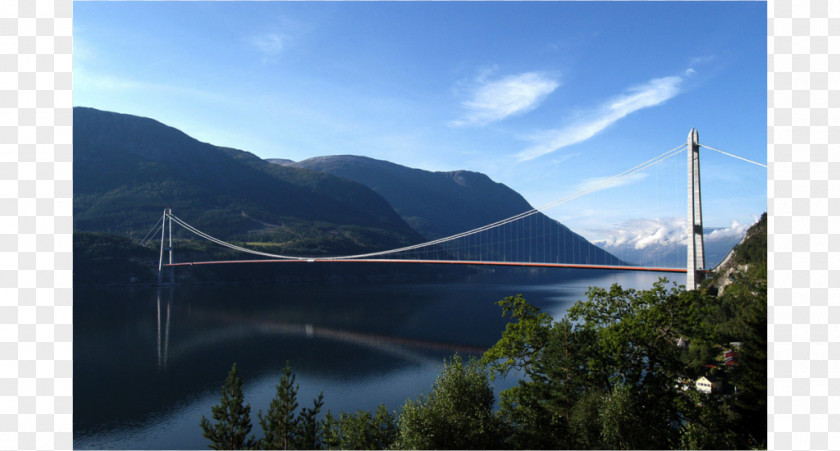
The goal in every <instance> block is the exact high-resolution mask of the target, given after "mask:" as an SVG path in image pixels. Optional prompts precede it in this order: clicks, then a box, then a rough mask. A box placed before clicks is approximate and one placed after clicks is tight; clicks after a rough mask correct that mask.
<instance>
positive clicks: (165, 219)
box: [143, 129, 767, 289]
mask: <svg viewBox="0 0 840 451" xmlns="http://www.w3.org/2000/svg"><path fill="white" fill-rule="evenodd" d="M700 147H703V148H705V149H709V150H712V151H715V152H719V153H721V154H724V155H727V156H730V157H733V158H737V159H740V160H743V161H746V162H749V163H752V164H756V165H759V166H763V167H765V168H766V167H767V166H766V165H764V164H762V163H758V162H755V161H751V160H748V159H746V158H742V157H739V156H737V155H734V154H731V153H728V152H724V151H722V150H719V149H714V148H711V147H708V146H701V144H700V141H699V134H698V132H697V130H696V129H692V130H691V131H690V132H689V135H688V139H687V142H686V143H685V144H681V145H680V146H677V147H675V148H673V149H670V150H668V151H667V152H665V153H663V154H661V155H658V156H656V157H654V158H652V159H650V160H648V161H646V162H644V163H641V164H639V165H637V166H635V167H633V168H630V169H628V170H626V171H624V172H622V173H620V174H617V175H615V176H613V177H610V178H607V179H604V180H601V181H600V182H598V183H595V184H592V185H590V186H588V187H586V188H584V189H581V190H579V191H577V192H575V193H572V194H570V195H567V196H565V197H563V198H560V199H557V200H555V201H553V202H549V203H547V204H545V205H543V206H540V207H538V208H534V209H531V210H528V211H525V212H522V213H520V214H517V215H514V216H511V217H509V218H505V219H501V220H499V221H496V222H493V223H491V224H486V225H483V226H481V227H477V228H474V229H471V230H467V231H464V232H461V233H457V234H454V235H451V236H447V237H443V238H439V239H434V240H430V241H427V242H424V243H419V244H412V245H409V246H403V247H399V248H395V249H389V250H382V251H376V252H368V253H360V254H352V255H336V256H298V255H282V254H274V253H270V252H264V251H259V250H255V249H249V248H246V247H242V246H239V245H236V244H232V243H229V242H227V241H223V240H221V239H219V238H216V237H213V236H211V235H209V234H207V233H205V232H203V231H201V230H199V229H197V228H195V227H193V226H192V225H190V224H189V223H187V222H186V221H184V220H183V219H181V218H179V217H177V216H176V215H174V214H173V213H172V210H171V209H169V208H167V209H165V210H164V212H163V215H162V216H161V218H160V219H159V220H158V222H157V224H156V225H155V226H154V227H153V228H152V230H150V233H148V234H147V239H148V238H149V237H154V236H155V234H156V233H157V229H158V228H160V261H159V264H158V282H159V283H162V281H163V274H164V270H165V269H169V280H170V283H173V282H174V280H175V279H174V269H175V268H176V267H183V266H201V265H220V264H243V263H251V264H253V263H301V262H306V263H357V264H358V263H388V264H435V265H482V266H508V267H539V268H574V269H602V270H613V271H654V272H667V273H685V274H686V288H687V289H695V288H696V287H697V284H698V283H699V281H701V280H702V278H703V277H704V275H705V274H706V273H707V272H708V269H707V268H706V264H705V255H704V243H703V214H702V204H701V192H700ZM682 152H686V154H687V175H688V189H687V193H688V196H687V204H688V214H687V221H686V224H687V225H686V234H687V236H688V243H687V252H686V256H687V258H686V266H685V267H678V268H675V267H658V266H639V265H632V264H628V263H626V262H623V261H621V260H619V259H618V258H616V257H614V256H611V255H610V254H608V253H606V252H603V251H601V250H600V249H598V248H596V247H595V246H594V245H591V244H589V243H588V242H587V243H586V244H587V245H586V246H584V245H581V244H574V243H577V242H578V241H579V240H577V239H575V238H576V237H577V238H579V236H578V235H576V234H575V233H574V232H572V231H571V230H569V229H567V228H566V227H564V226H562V225H560V224H559V223H558V222H556V221H554V220H553V219H550V218H548V217H547V216H546V215H544V214H541V213H542V212H544V211H546V210H548V209H550V208H553V207H556V206H558V205H562V204H565V203H567V202H570V201H572V200H574V199H578V198H580V197H583V196H585V195H587V194H589V193H592V192H595V191H598V190H600V189H603V188H604V187H606V186H609V185H611V184H614V183H617V182H619V181H620V180H622V179H625V178H627V177H630V176H632V175H633V174H636V173H639V172H641V171H643V170H645V169H647V168H650V167H652V166H654V165H656V164H659V163H661V162H663V161H665V160H668V159H670V158H673V157H675V156H677V155H678V154H680V153H682ZM173 223H174V224H175V225H178V226H180V227H182V228H183V229H184V230H186V231H188V232H190V233H192V234H194V235H196V236H197V237H199V238H201V239H204V240H207V241H209V242H212V243H215V244H217V245H219V246H222V247H225V248H228V249H231V250H234V251H237V252H241V253H244V254H250V255H254V256H256V257H259V258H253V259H241V260H213V261H191V262H175V260H174V247H173V242H172V227H173ZM167 233H168V243H167ZM147 239H144V240H143V241H147ZM569 243H573V244H569ZM599 251H600V252H599ZM167 255H168V259H167V258H166V256H167ZM166 260H168V261H166Z"/></svg>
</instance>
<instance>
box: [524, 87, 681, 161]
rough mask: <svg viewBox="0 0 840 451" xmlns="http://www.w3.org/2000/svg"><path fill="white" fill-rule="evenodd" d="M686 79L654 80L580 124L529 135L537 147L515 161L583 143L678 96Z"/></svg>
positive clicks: (602, 108)
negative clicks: (645, 110) (627, 118)
mask: <svg viewBox="0 0 840 451" xmlns="http://www.w3.org/2000/svg"><path fill="white" fill-rule="evenodd" d="M689 75H690V73H688V74H687V75H684V76H682V77H680V76H672V77H663V78H655V79H653V80H650V81H648V82H647V83H645V84H642V85H638V86H633V87H630V88H629V89H627V90H626V91H625V92H624V93H622V94H620V95H618V96H616V97H614V98H613V99H611V100H609V101H608V102H606V103H605V104H604V105H602V106H600V107H599V108H596V109H595V110H594V112H592V113H590V114H589V115H587V118H586V119H584V120H581V121H579V122H576V123H573V124H571V125H568V126H565V127H562V128H559V129H556V130H550V131H546V132H542V133H539V134H535V135H533V136H532V137H531V139H532V140H533V141H536V142H537V144H535V145H534V146H532V147H529V148H528V149H525V150H523V151H522V152H519V153H518V154H517V155H516V157H517V159H518V160H519V161H527V160H533V159H534V158H537V157H540V156H542V155H545V154H548V153H551V152H554V151H556V150H558V149H562V148H563V147H566V146H570V145H572V144H577V143H579V142H582V141H586V140H587V139H589V138H592V137H593V136H595V135H596V134H598V133H599V132H601V131H602V130H604V129H605V128H607V127H609V126H610V125H612V124H613V123H615V122H616V121H618V120H620V119H622V118H624V117H625V116H627V115H629V114H631V113H634V112H636V111H639V110H641V109H644V108H649V107H652V106H656V105H659V104H661V103H663V102H665V101H667V100H668V99H671V98H673V97H674V96H676V95H677V94H679V93H680V86H681V84H682V82H683V79H684V77H685V76H689Z"/></svg>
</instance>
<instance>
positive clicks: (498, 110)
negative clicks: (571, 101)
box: [450, 72, 560, 127]
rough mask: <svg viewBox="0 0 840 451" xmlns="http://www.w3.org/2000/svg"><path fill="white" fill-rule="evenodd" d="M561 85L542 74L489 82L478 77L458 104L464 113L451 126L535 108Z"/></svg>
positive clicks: (522, 75) (489, 120)
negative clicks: (468, 93) (466, 98)
mask: <svg viewBox="0 0 840 451" xmlns="http://www.w3.org/2000/svg"><path fill="white" fill-rule="evenodd" d="M558 86H560V83H559V82H558V81H556V80H553V79H551V78H548V77H547V76H545V75H542V74H539V73H535V72H527V73H524V74H519V75H510V76H507V77H504V78H501V79H498V80H492V81H488V80H485V79H484V78H480V79H479V80H478V83H477V85H476V86H474V87H473V88H472V89H471V95H470V98H469V99H468V100H465V101H464V102H462V103H461V106H462V107H463V108H464V109H465V110H466V113H465V114H464V116H463V117H462V118H461V119H458V120H456V121H452V122H450V125H452V126H456V127H461V126H472V125H486V124H489V123H491V122H496V121H500V120H502V119H505V118H507V117H510V116H514V115H517V114H523V113H527V112H528V111H531V110H533V109H534V108H536V107H537V106H538V105H539V104H540V103H541V102H542V101H543V100H544V99H545V97H546V96H548V95H549V94H551V93H552V92H554V90H555V89H557V87H558Z"/></svg>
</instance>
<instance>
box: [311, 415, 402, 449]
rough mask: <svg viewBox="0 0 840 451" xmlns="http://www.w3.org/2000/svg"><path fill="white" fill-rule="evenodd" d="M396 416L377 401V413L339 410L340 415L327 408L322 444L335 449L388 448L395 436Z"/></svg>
mask: <svg viewBox="0 0 840 451" xmlns="http://www.w3.org/2000/svg"><path fill="white" fill-rule="evenodd" d="M396 421H397V420H396V416H395V415H394V414H393V413H391V412H389V411H388V409H387V408H386V407H385V405H384V404H380V405H379V407H377V409H376V413H375V414H373V415H371V413H370V412H366V411H362V410H359V411H357V412H356V413H344V412H342V413H341V415H340V416H339V418H337V419H336V418H335V417H334V416H333V415H332V413H330V412H327V414H326V416H325V417H324V421H323V429H324V444H325V445H326V446H327V447H328V448H329V449H333V448H337V449H388V448H390V447H391V445H393V443H394V440H396V436H397V423H396Z"/></svg>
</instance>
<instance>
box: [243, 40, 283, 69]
mask: <svg viewBox="0 0 840 451" xmlns="http://www.w3.org/2000/svg"><path fill="white" fill-rule="evenodd" d="M248 43H249V44H251V45H252V46H253V47H254V48H256V49H257V50H259V51H260V53H262V54H263V62H266V61H271V60H273V59H274V58H275V57H277V55H279V54H280V52H282V51H283V50H284V49H285V48H286V38H285V36H283V35H281V34H279V33H263V34H259V35H254V36H251V37H250V38H249V39H248Z"/></svg>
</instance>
